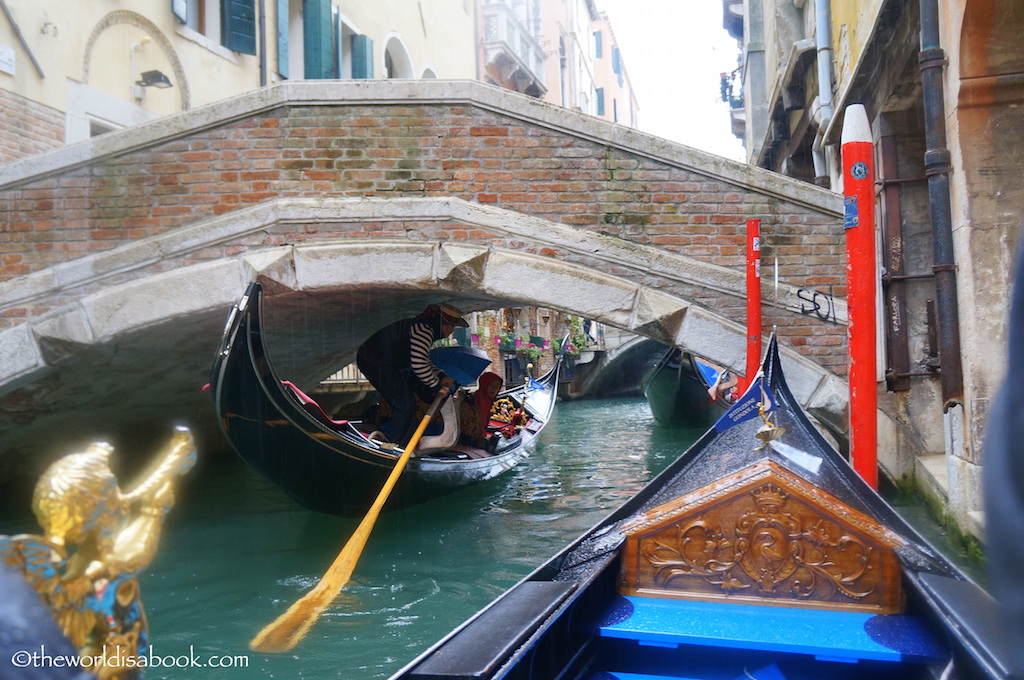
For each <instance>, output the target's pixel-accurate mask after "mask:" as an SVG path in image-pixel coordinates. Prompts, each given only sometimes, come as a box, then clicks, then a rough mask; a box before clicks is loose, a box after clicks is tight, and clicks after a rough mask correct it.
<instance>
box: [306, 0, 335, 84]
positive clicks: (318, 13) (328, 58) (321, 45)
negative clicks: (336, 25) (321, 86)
mask: <svg viewBox="0 0 1024 680" xmlns="http://www.w3.org/2000/svg"><path fill="white" fill-rule="evenodd" d="M302 42H303V57H304V59H303V64H304V65H305V72H306V74H305V77H306V79H308V80H320V79H324V78H333V77H334V33H333V31H332V29H331V0H303V3H302Z"/></svg>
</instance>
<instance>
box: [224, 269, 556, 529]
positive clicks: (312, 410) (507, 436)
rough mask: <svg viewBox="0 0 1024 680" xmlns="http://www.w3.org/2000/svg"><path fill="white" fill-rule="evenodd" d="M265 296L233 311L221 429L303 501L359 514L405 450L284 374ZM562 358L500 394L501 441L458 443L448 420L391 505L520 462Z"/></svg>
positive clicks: (545, 413)
mask: <svg viewBox="0 0 1024 680" xmlns="http://www.w3.org/2000/svg"><path fill="white" fill-rule="evenodd" d="M262 295H263V291H262V287H261V285H260V284H259V283H256V282H254V283H252V284H250V286H249V288H248V290H247V291H246V293H245V295H244V296H243V297H242V299H241V300H240V301H239V303H238V304H237V305H236V306H235V307H234V309H233V310H232V312H231V314H230V316H229V318H228V322H227V325H226V327H225V330H224V336H223V338H222V340H221V343H220V346H219V348H218V351H217V355H216V358H215V360H214V365H213V369H212V376H211V379H210V388H211V389H212V392H213V398H214V402H215V405H216V411H217V419H218V422H219V424H220V428H221V430H222V431H223V433H224V435H225V437H226V438H227V440H228V441H229V442H230V443H231V446H232V447H233V448H234V450H235V452H236V453H237V454H238V455H239V456H240V457H241V458H242V459H243V460H245V461H246V462H247V463H249V464H250V465H251V466H252V467H254V468H255V469H256V470H258V471H259V472H260V473H262V474H263V475H264V476H265V477H267V478H268V479H269V480H270V481H272V482H274V483H275V484H277V485H278V486H279V487H280V488H281V489H283V490H284V491H285V492H286V493H287V494H288V495H289V496H291V497H292V498H293V499H294V500H295V501H297V502H298V503H299V504H300V505H302V506H304V507H306V508H309V509H310V510H316V511H319V512H325V513H329V514H333V515H339V516H354V515H361V514H363V513H364V512H365V511H366V509H367V508H368V507H369V506H370V504H371V503H372V502H373V500H374V499H375V498H376V497H377V494H378V493H379V492H380V490H381V487H382V485H383V484H384V482H385V480H386V479H387V477H388V475H389V473H390V472H391V470H392V468H393V467H394V466H395V463H396V462H397V461H398V459H399V457H400V456H401V454H402V449H401V448H400V447H398V446H396V445H395V444H392V443H388V442H387V441H385V440H384V439H383V438H381V437H380V436H379V434H377V433H374V432H372V431H369V430H371V428H370V427H369V426H366V425H364V424H363V423H362V422H359V421H349V420H333V419H332V418H330V417H329V416H328V415H327V414H326V413H324V412H323V410H322V409H321V408H320V407H319V406H318V405H317V404H316V402H315V401H314V400H313V399H311V398H310V397H308V396H307V395H305V394H304V393H303V392H302V391H301V390H299V388H297V387H296V386H295V385H292V384H291V383H288V382H285V381H282V380H281V379H280V378H279V377H278V376H277V374H276V373H275V371H274V368H273V366H272V365H271V362H270V357H269V355H268V352H267V346H266V341H265V337H264V334H263V323H262ZM484 363H485V365H486V361H485V362H484ZM560 364H561V358H560V357H559V358H557V360H556V362H555V366H554V368H552V369H551V370H550V371H549V372H548V373H546V374H545V375H543V376H541V377H540V378H538V379H536V380H532V379H531V380H529V381H528V382H526V383H525V384H523V385H518V386H516V387H513V388H510V389H507V390H505V391H503V392H501V393H500V394H499V395H498V397H497V399H496V402H495V403H496V404H503V405H505V406H506V412H507V414H508V416H509V419H510V420H511V421H512V422H505V421H502V420H500V419H499V420H492V422H491V425H492V427H493V428H494V430H495V431H497V430H499V429H501V430H503V432H496V434H495V436H494V440H495V443H496V445H494V446H492V447H489V448H488V449H487V450H485V449H482V448H475V447H472V446H466V445H463V444H460V443H459V442H458V436H457V435H458V432H457V431H455V432H452V428H450V427H446V428H445V431H444V432H442V433H440V434H436V435H431V436H430V437H424V438H423V439H422V440H421V442H420V446H419V447H417V450H416V455H415V456H414V457H412V458H411V459H410V460H409V463H408V465H407V467H406V469H405V471H404V472H403V473H402V476H401V478H400V479H399V481H398V484H397V486H396V487H395V489H394V490H393V491H392V493H391V495H390V498H389V500H388V505H387V506H386V507H387V508H388V509H398V508H402V507H408V506H412V505H415V504H418V503H422V502H425V501H428V500H430V499H433V498H437V497H440V496H443V495H446V494H448V493H451V492H454V491H456V490H458V489H461V488H463V487H465V486H467V485H470V484H474V483H477V482H481V481H484V480H487V479H491V478H493V477H496V476H497V475H499V474H501V473H502V472H505V471H506V470H509V469H511V468H512V467H513V466H515V465H516V464H517V463H518V462H520V461H521V460H522V459H523V458H524V457H526V455H527V454H528V452H529V448H530V446H531V445H532V444H533V443H534V442H535V441H536V439H537V436H538V435H539V434H540V432H541V430H542V428H543V427H544V425H545V424H546V423H547V422H548V419H549V418H550V417H551V413H552V410H553V408H554V404H555V400H556V391H557V390H556V387H557V380H558V372H559V366H560ZM478 374H479V370H477V371H476V374H474V377H475V375H478ZM446 410H447V411H448V412H449V413H457V411H458V408H457V406H456V404H455V397H452V398H449V400H448V402H447V403H446V404H445V406H444V407H442V413H445V412H446ZM495 418H497V416H495ZM452 421H453V419H452V418H451V417H449V418H446V423H449V424H450V423H451V422H452Z"/></svg>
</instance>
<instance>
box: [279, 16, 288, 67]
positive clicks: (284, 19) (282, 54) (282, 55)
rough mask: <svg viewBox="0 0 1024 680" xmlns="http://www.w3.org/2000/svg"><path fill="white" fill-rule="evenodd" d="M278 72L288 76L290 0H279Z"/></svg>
mask: <svg viewBox="0 0 1024 680" xmlns="http://www.w3.org/2000/svg"><path fill="white" fill-rule="evenodd" d="M277 72H278V73H280V74H281V76H282V77H284V78H287V77H288V0H277Z"/></svg>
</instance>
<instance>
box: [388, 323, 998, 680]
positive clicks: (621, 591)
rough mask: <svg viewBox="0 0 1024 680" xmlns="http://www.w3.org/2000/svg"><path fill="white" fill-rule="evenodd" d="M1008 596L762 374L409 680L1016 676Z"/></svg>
mask: <svg viewBox="0 0 1024 680" xmlns="http://www.w3.org/2000/svg"><path fill="white" fill-rule="evenodd" d="M997 620H998V619H997V612H996V604H995V601H994V600H993V599H992V598H991V597H990V596H989V595H988V594H987V593H986V592H985V591H984V590H983V589H982V588H981V587H979V586H978V585H977V584H976V583H974V582H973V581H972V580H970V579H969V578H968V577H967V576H965V575H964V574H963V573H962V571H961V570H960V569H958V568H957V567H956V566H955V565H954V564H953V563H951V562H950V561H949V560H948V559H947V558H946V557H945V556H943V555H942V554H941V553H940V552H938V551H937V550H935V549H934V548H933V547H932V546H931V545H930V544H929V543H928V542H927V541H926V540H925V539H923V538H922V537H921V536H920V534H919V533H918V532H917V531H916V530H915V529H914V528H913V527H911V526H910V525H909V524H908V523H907V522H906V521H905V520H904V519H903V518H902V517H901V516H900V515H899V514H898V513H897V512H896V511H895V510H894V509H893V508H892V507H891V506H890V505H889V504H888V503H886V501H884V500H883V499H882V498H881V497H880V496H879V495H878V494H877V493H876V492H875V491H874V490H873V489H871V488H870V487H869V486H868V485H867V484H866V483H864V482H863V480H861V478H860V477H858V476H857V475H856V474H855V473H854V472H853V470H852V468H851V467H850V466H849V464H848V463H847V461H846V460H845V459H844V458H843V457H842V456H841V455H840V454H839V453H838V452H836V451H835V450H834V449H833V448H832V447H831V446H830V445H829V444H828V443H827V442H826V441H825V439H824V438H822V436H821V435H820V434H819V433H818V432H817V430H815V428H814V427H813V425H812V424H811V423H810V421H809V419H808V418H807V417H806V415H805V414H804V413H803V411H802V409H801V408H800V406H799V404H798V403H797V401H796V400H795V398H794V397H793V395H792V393H791V392H790V390H789V388H788V387H787V385H786V383H785V379H784V376H783V374H782V368H781V363H780V360H779V355H778V347H777V344H776V342H775V341H774V339H773V340H772V341H771V342H770V344H769V349H768V353H767V355H766V359H765V362H764V364H763V367H762V374H761V376H760V377H759V378H758V379H757V380H755V381H754V382H753V383H752V385H751V386H750V387H749V388H748V390H747V392H746V393H745V394H744V395H743V396H742V397H741V398H740V399H739V400H738V401H737V402H736V404H735V405H734V406H733V407H732V408H730V410H729V411H728V413H726V414H725V416H723V418H722V419H720V420H719V421H718V422H717V423H716V424H715V427H713V428H712V429H710V430H709V431H708V432H707V433H706V434H705V435H704V436H703V437H702V438H701V439H700V440H698V441H697V442H696V443H695V444H694V445H693V446H692V447H690V448H689V449H688V450H687V451H686V452H685V453H683V454H682V455H681V456H680V457H679V458H678V459H677V460H676V461H674V462H673V463H672V464H671V465H670V466H669V467H668V468H666V469H665V470H664V471H663V472H662V473H661V474H660V475H658V476H657V477H656V478H655V479H654V480H652V482H651V483H650V484H648V485H647V486H646V487H645V488H644V489H642V490H641V491H640V492H639V493H638V494H636V495H635V496H634V497H633V498H632V499H630V500H629V501H628V502H627V503H625V504H624V505H623V506H621V507H620V508H618V509H617V510H616V511H614V512H613V513H612V514H610V515H609V516H608V517H607V518H606V519H605V520H603V521H602V522H600V523H599V524H598V525H597V526H595V527H594V528H593V529H591V530H590V531H588V532H587V533H585V534H584V535H583V536H581V537H580V538H579V539H577V540H576V541H574V542H573V543H572V544H570V545H569V546H568V547H566V548H565V549H563V550H562V551H561V552H559V553H558V554H557V555H555V556H554V557H552V558H551V559H550V560H548V561H547V562H546V563H545V564H544V565H542V566H541V567H540V568H538V569H536V570H535V571H534V572H533V573H531V574H530V575H528V576H527V577H526V578H524V579H523V580H522V581H520V582H519V583H518V584H516V585H515V586H514V587H512V588H511V589H510V590H508V591H506V592H505V593H504V594H503V595H502V596H500V597H499V598H498V599H496V600H495V601H494V602H492V603H491V604H489V605H488V606H486V607H485V608H484V609H482V610H481V611H480V612H478V613H477V614H476V615H475V616H473V617H472V618H471V619H469V620H468V621H467V622H465V623H464V624H462V625H461V626H459V627H458V628H457V629H456V630H454V631H453V632H451V633H449V634H448V635H447V636H446V637H445V638H443V639H442V640H441V641H439V642H438V643H436V644H435V645H434V646H432V647H431V648H430V649H428V650H427V651H426V652H424V653H423V654H421V655H420V656H419V657H418V658H416V659H415V660H413V661H412V662H411V663H409V664H408V665H407V666H406V667H405V668H403V669H402V670H400V671H399V672H398V673H397V674H396V675H394V676H393V678H392V680H414V679H415V680H427V679H428V678H429V679H432V680H436V679H437V678H466V679H468V678H475V679H479V680H491V679H498V678H502V679H507V680H511V679H516V680H542V679H543V680H550V679H554V678H566V679H568V678H573V679H576V680H599V679H600V680H616V679H618V680H672V679H676V680H681V679H683V678H685V679H689V680H732V679H736V680H743V679H746V678H755V679H756V680H805V679H810V678H819V679H820V678H830V680H844V679H847V678H850V679H852V678H858V679H860V678H901V679H906V678H961V679H971V680H973V679H976V678H1002V677H1006V676H1007V672H1006V667H1005V664H1004V662H1003V660H1002V659H1004V658H1005V649H1004V648H1003V645H1004V642H1003V640H1002V638H1001V636H1000V635H999V628H998V625H997Z"/></svg>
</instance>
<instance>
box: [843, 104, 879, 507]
mask: <svg viewBox="0 0 1024 680" xmlns="http://www.w3.org/2000/svg"><path fill="white" fill-rule="evenodd" d="M842 154H843V193H844V195H845V204H846V209H845V217H844V225H843V226H844V227H845V228H846V306H847V314H848V317H849V323H848V330H847V335H848V346H849V374H848V379H849V382H850V455H851V458H852V459H853V469H854V470H856V471H857V473H858V474H859V475H860V476H861V477H863V478H864V481H866V482H867V483H868V484H870V485H871V487H872V488H875V489H877V488H878V385H877V370H876V360H877V357H876V335H877V330H876V327H875V326H876V323H877V322H876V312H875V296H876V286H877V284H876V281H877V279H878V265H877V261H876V259H875V154H874V145H873V143H872V140H871V126H870V124H869V123H868V116H867V112H866V111H865V110H864V106H863V105H861V104H853V105H851V106H848V107H847V108H846V117H845V120H844V121H843V135H842Z"/></svg>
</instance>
